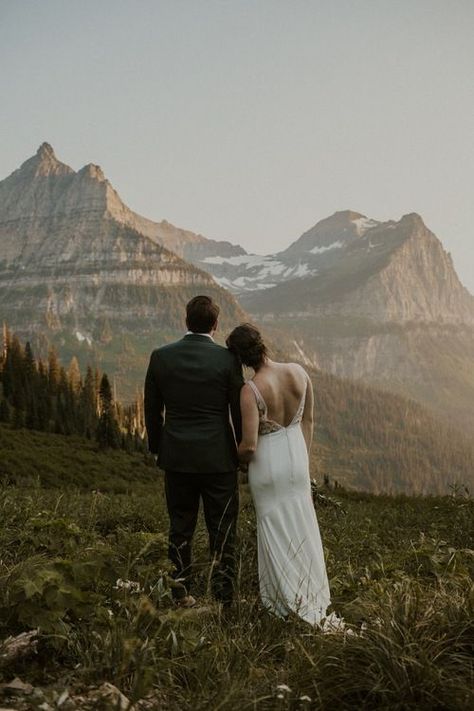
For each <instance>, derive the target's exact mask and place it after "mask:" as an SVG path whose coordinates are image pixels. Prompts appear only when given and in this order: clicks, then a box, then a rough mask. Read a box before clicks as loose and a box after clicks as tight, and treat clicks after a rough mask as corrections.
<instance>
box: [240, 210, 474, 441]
mask: <svg viewBox="0 0 474 711" xmlns="http://www.w3.org/2000/svg"><path fill="white" fill-rule="evenodd" d="M288 253H291V254H293V255H294V257H295V259H296V258H298V259H299V260H300V264H304V263H307V262H305V260H307V259H308V255H313V254H317V255H320V256H321V261H320V262H319V265H315V266H314V269H313V271H312V273H311V274H310V275H307V276H306V277H305V278H302V279H290V280H287V281H283V282H280V283H279V284H277V285H275V286H274V287H272V288H268V289H260V290H258V291H255V292H252V293H246V294H243V295H241V296H240V301H241V303H242V305H243V306H244V307H245V308H246V309H247V310H249V311H250V312H251V313H252V314H253V315H254V317H255V318H258V319H259V320H260V321H262V322H264V323H267V324H272V323H274V324H277V325H278V328H279V329H280V330H284V331H285V332H286V333H288V334H289V335H290V336H291V337H292V339H294V340H295V341H296V345H297V354H299V357H303V356H304V358H305V360H306V363H307V364H312V365H315V366H317V367H319V368H321V369H322V370H325V371H328V372H330V373H334V374H336V375H341V376H344V377H349V378H354V379H362V380H365V381H367V382H369V383H372V384H375V385H377V386H379V387H383V388H387V389H390V390H394V391H395V392H399V393H403V394H405V395H408V396H410V397H413V398H415V399H417V400H419V401H421V402H423V403H425V404H427V405H429V406H430V407H432V408H433V409H434V410H435V411H436V412H437V413H438V414H440V415H442V416H444V417H446V418H448V419H452V418H454V420H455V421H456V422H457V423H458V424H459V425H461V426H462V427H463V428H464V429H466V430H468V431H469V432H471V433H472V431H473V430H474V297H473V296H472V295H471V294H470V293H469V291H468V290H467V289H466V288H465V287H464V286H463V285H462V284H461V282H460V281H459V279H458V277H457V275H456V272H455V269H454V266H453V263H452V259H451V257H450V255H449V254H448V253H446V252H445V250H444V249H443V246H442V244H441V242H440V241H439V239H438V238H437V237H436V236H435V235H434V234H433V233H432V232H431V231H430V230H429V229H428V228H427V227H426V225H425V224H424V222H423V220H422V218H421V217H420V216H419V215H417V214H415V213H412V214H409V215H405V216H404V217H402V218H401V219H400V220H399V221H398V222H395V221H388V222H377V221H375V220H369V219H368V218H366V217H364V216H361V215H360V214H359V213H352V212H343V213H336V214H335V215H333V216H332V217H330V218H328V219H327V220H323V221H322V222H320V223H318V224H317V225H316V226H315V227H314V228H313V229H312V230H309V231H308V232H307V233H305V234H304V235H303V236H302V237H301V238H300V239H299V240H297V241H296V242H295V243H294V244H292V245H291V246H290V247H289V248H288V250H286V251H285V252H283V253H282V254H283V255H285V254H288ZM310 258H312V257H310ZM308 271H309V270H308Z"/></svg>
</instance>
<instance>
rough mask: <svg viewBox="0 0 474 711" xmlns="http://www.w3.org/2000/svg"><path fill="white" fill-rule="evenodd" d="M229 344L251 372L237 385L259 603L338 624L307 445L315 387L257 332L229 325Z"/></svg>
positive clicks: (327, 625) (328, 625)
mask: <svg viewBox="0 0 474 711" xmlns="http://www.w3.org/2000/svg"><path fill="white" fill-rule="evenodd" d="M227 346H228V348H229V350H231V351H233V352H234V353H236V354H237V356H238V357H239V358H240V360H241V362H242V364H243V365H246V366H249V367H251V368H253V370H254V371H255V376H254V377H253V378H252V379H251V380H248V381H247V382H246V384H245V385H244V387H243V388H242V390H241V410H242V441H241V443H240V446H239V458H240V460H241V462H244V463H248V464H249V469H248V476H249V487H250V491H251V494H252V498H253V502H254V505H255V510H256V514H257V536H258V575H259V585H260V594H261V597H262V602H263V604H264V605H265V607H266V608H267V609H268V610H270V611H271V612H273V613H274V614H276V615H277V616H279V617H286V616H287V615H288V614H289V613H290V612H294V613H296V614H297V615H299V616H300V617H301V618H302V619H303V620H306V621H307V622H309V623H311V624H313V625H318V626H320V627H321V628H322V629H323V630H324V631H334V630H335V629H341V628H344V623H343V621H342V619H340V618H338V617H337V616H336V615H335V614H334V613H332V614H331V615H329V616H326V611H327V608H328V606H329V605H330V602H331V600H330V594H329V583H328V578H327V574H326V566H325V562H324V553H323V547H322V543H321V536H320V533H319V526H318V522H317V519H316V514H315V511H314V506H313V501H312V497H311V484H310V475H309V459H308V455H309V451H310V448H311V440H312V436H313V389H312V385H311V381H310V379H309V376H308V375H307V373H306V372H305V370H304V369H303V368H302V367H301V366H300V365H297V364H296V363H276V362H274V361H273V360H271V359H270V358H269V357H268V353H267V348H266V346H265V344H264V342H263V340H262V337H261V335H260V332H259V331H258V330H257V329H256V328H255V327H254V326H252V325H250V324H242V325H241V326H238V327H237V328H235V329H234V330H233V331H232V333H231V334H230V335H229V337H228V338H227Z"/></svg>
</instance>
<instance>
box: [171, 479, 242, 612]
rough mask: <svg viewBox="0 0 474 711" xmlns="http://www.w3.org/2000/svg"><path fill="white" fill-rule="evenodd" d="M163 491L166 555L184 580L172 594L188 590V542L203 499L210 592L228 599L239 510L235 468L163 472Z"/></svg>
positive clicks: (182, 595) (189, 561) (231, 585)
mask: <svg viewBox="0 0 474 711" xmlns="http://www.w3.org/2000/svg"><path fill="white" fill-rule="evenodd" d="M165 492H166V503H167V506H168V513H169V517H170V530H169V549H168V555H169V558H170V560H171V562H172V563H173V564H174V566H175V569H176V570H175V574H174V576H175V578H177V579H179V580H181V581H182V582H183V587H182V588H180V587H178V588H173V595H174V597H176V598H179V597H184V596H185V595H186V594H188V593H189V590H190V575H191V544H192V538H193V534H194V530H195V528H196V523H197V517H198V512H199V502H200V499H202V502H203V507H204V518H205V521H206V526H207V531H208V533H209V550H210V554H211V565H212V571H211V585H212V592H213V594H214V596H215V597H216V598H217V599H218V600H222V601H223V602H230V601H231V600H232V595H233V588H234V577H235V533H236V526H237V515H238V510H239V493H238V479H237V472H236V471H232V472H222V473H218V474H201V473H194V472H192V473H191V472H189V473H188V472H186V473H185V472H166V474H165Z"/></svg>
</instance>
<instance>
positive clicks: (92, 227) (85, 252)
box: [0, 143, 246, 395]
mask: <svg viewBox="0 0 474 711" xmlns="http://www.w3.org/2000/svg"><path fill="white" fill-rule="evenodd" d="M215 245H217V248H218V249H219V250H221V251H222V250H223V251H224V252H225V251H226V250H228V251H229V253H234V252H235V251H237V252H238V251H239V248H234V247H232V246H231V245H227V244H226V243H218V242H216V243H215ZM0 246H1V251H0V318H1V319H2V320H6V321H7V322H8V324H9V326H10V327H11V329H12V330H13V331H15V332H16V333H18V334H19V335H20V336H22V337H23V338H29V339H30V340H32V342H33V345H34V347H35V350H36V352H37V353H39V354H43V355H44V352H45V351H46V350H47V347H48V346H49V345H51V344H55V345H56V346H57V347H58V349H59V352H60V355H61V356H62V357H63V359H65V358H67V357H72V356H73V355H78V356H79V359H80V361H82V363H83V364H85V362H88V361H91V362H93V363H97V364H100V365H101V366H102V367H104V368H105V369H106V370H108V372H109V373H110V374H114V375H115V377H116V384H117V386H118V389H119V393H120V394H121V395H125V394H126V393H127V392H128V391H127V383H132V382H134V383H135V384H136V383H140V382H141V380H142V379H143V373H144V368H145V367H146V362H147V359H148V355H149V352H150V350H151V349H152V348H154V347H156V346H157V345H159V344H161V343H163V342H166V341H168V340H171V339H173V338H175V337H177V336H178V335H179V334H181V333H182V331H183V328H184V307H185V304H186V302H187V301H188V300H189V299H190V298H191V297H192V296H193V295H195V294H196V293H202V292H205V293H208V294H210V295H212V296H214V297H215V298H216V300H217V301H218V303H219V304H220V306H221V326H222V329H223V330H228V329H230V328H231V327H232V326H233V325H235V323H238V322H239V321H241V320H243V319H245V318H246V316H245V314H244V312H243V311H242V309H241V308H240V306H239V305H238V303H237V302H236V301H235V299H234V298H233V296H231V295H230V294H229V293H228V292H227V291H225V290H224V289H222V288H221V287H219V286H218V285H217V284H216V282H215V281H214V279H213V278H212V277H211V276H210V275H209V274H207V273H206V272H204V271H202V270H200V269H198V268H197V267H195V266H194V265H192V264H190V263H189V262H187V261H185V260H184V259H183V258H182V257H180V256H179V255H178V254H177V253H176V252H180V253H181V254H184V253H187V252H188V251H189V250H191V252H192V251H193V250H194V252H193V253H197V252H202V253H209V252H211V253H212V249H214V243H213V242H212V240H206V239H205V238H204V237H202V236H200V235H195V234H194V233H191V232H187V231H185V230H179V229H178V228H175V227H173V226H172V225H170V224H169V223H154V222H152V221H151V220H147V219H146V218H143V217H141V216H139V215H137V214H136V213H134V212H132V211H131V210H130V209H129V208H128V207H127V206H126V205H124V203H123V202H122V201H121V199H120V197H119V196H118V194H117V193H116V191H115V190H114V189H113V187H112V186H111V184H110V183H109V181H108V180H107V179H106V178H105V176H104V174H103V172H102V170H101V168H100V167H99V166H97V165H92V164H89V165H86V166H84V167H83V168H82V169H81V170H79V171H77V172H76V171H74V170H73V169H72V168H70V167H69V166H67V165H65V164H64V163H61V162H60V161H59V160H58V159H57V158H56V156H55V154H54V151H53V149H52V147H51V146H50V145H49V144H47V143H43V144H42V145H41V146H40V148H39V149H38V151H37V153H36V155H34V156H33V157H31V158H30V159H28V160H27V161H26V162H25V163H23V165H22V166H21V167H20V168H19V169H18V170H16V171H14V172H13V173H12V174H11V175H10V176H9V177H8V178H6V179H5V180H3V181H1V182H0ZM128 394H130V393H129V392H128Z"/></svg>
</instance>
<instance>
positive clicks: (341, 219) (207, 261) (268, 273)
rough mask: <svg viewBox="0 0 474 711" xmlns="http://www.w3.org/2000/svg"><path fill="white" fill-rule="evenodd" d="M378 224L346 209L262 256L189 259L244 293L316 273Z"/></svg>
mask: <svg viewBox="0 0 474 711" xmlns="http://www.w3.org/2000/svg"><path fill="white" fill-rule="evenodd" d="M378 224H379V223H378V222H377V221H375V220H369V219H367V218H366V217H364V215H361V214H360V213H358V212H352V211H351V210H346V211H344V212H337V213H336V214H335V215H333V216H332V217H328V218H327V219H325V220H321V222H318V224H317V225H315V226H314V227H312V228H311V229H310V230H308V231H307V232H305V233H304V234H303V235H302V236H301V237H300V238H299V239H298V240H296V242H294V243H293V244H291V245H290V246H289V247H288V248H287V249H285V250H284V251H282V252H279V253H277V254H269V255H265V256H262V255H257V254H247V253H246V252H243V251H242V253H240V254H237V255H228V254H225V253H224V252H223V251H222V252H218V253H216V254H215V255H208V256H205V257H204V258H203V257H199V258H198V259H196V258H195V257H194V256H193V257H192V260H191V261H194V263H195V264H196V265H197V266H199V267H201V268H202V269H205V270H206V271H209V272H211V273H212V274H213V275H214V278H215V279H216V281H217V282H218V283H219V284H221V285H222V286H225V287H226V288H227V289H229V291H232V292H233V293H234V294H236V295H245V294H247V293H252V292H258V291H262V290H263V289H271V288H272V287H274V286H277V285H278V284H281V283H284V282H289V281H292V280H293V279H299V278H302V277H305V278H306V277H308V276H314V275H316V274H318V273H319V271H320V270H321V269H323V268H324V267H329V266H331V265H332V264H335V263H336V262H337V261H338V259H339V256H340V253H341V249H343V248H344V247H346V246H347V245H348V244H349V243H350V242H352V241H353V240H355V239H357V238H359V237H361V236H362V235H364V234H365V233H366V232H367V230H369V229H370V228H372V227H374V226H375V225H378Z"/></svg>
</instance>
